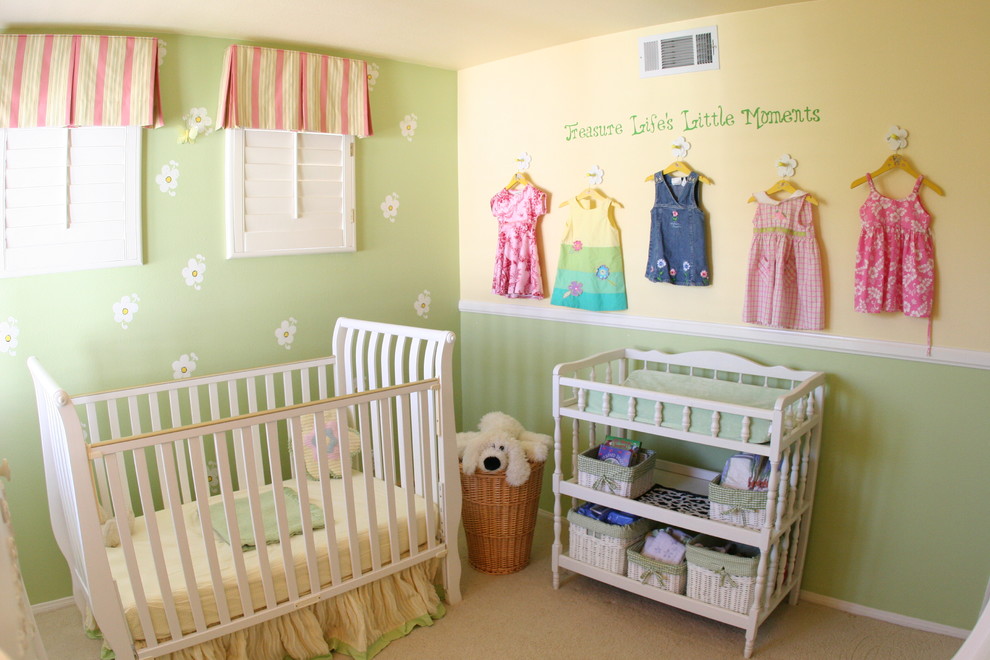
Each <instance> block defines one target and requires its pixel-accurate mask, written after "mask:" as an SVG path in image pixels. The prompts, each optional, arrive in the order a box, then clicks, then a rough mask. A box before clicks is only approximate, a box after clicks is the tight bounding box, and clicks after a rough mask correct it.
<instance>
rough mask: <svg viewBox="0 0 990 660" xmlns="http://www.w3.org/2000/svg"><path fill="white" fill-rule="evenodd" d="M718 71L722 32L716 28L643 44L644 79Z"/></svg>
mask: <svg viewBox="0 0 990 660" xmlns="http://www.w3.org/2000/svg"><path fill="white" fill-rule="evenodd" d="M717 68H718V30H717V29H716V28H715V26H714V25H713V26H711V27H706V28H698V29H696V30H685V31H683V32H670V33H668V34H658V35H654V36H652V37H642V38H641V39H640V40H639V77H640V78H651V77H653V76H669V75H671V74H674V73H690V72H693V71H710V70H712V69H717Z"/></svg>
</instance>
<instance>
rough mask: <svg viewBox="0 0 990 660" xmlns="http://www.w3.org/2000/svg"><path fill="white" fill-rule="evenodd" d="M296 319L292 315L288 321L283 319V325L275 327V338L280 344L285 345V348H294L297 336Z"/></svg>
mask: <svg viewBox="0 0 990 660" xmlns="http://www.w3.org/2000/svg"><path fill="white" fill-rule="evenodd" d="M296 322H297V321H296V320H295V319H294V318H292V317H291V316H290V317H289V319H288V320H287V321H282V325H280V326H279V327H277V328H275V339H276V340H278V345H279V346H285V350H287V351H288V350H291V349H292V341H293V340H294V339H295V338H296Z"/></svg>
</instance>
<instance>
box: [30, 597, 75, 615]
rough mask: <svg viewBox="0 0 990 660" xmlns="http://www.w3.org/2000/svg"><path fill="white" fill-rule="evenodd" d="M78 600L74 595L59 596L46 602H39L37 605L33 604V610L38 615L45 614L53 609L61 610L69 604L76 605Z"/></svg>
mask: <svg viewBox="0 0 990 660" xmlns="http://www.w3.org/2000/svg"><path fill="white" fill-rule="evenodd" d="M75 604H76V601H75V599H73V598H72V596H66V597H65V598H59V599H58V600H50V601H48V602H46V603H38V604H37V605H32V606H31V611H32V612H33V613H34V614H35V616H37V615H38V614H44V613H45V612H51V611H53V610H60V609H62V608H63V607H68V606H69V605H72V606H73V607H74V606H75Z"/></svg>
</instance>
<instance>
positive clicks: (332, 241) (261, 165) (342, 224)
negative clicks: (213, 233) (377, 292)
mask: <svg viewBox="0 0 990 660" xmlns="http://www.w3.org/2000/svg"><path fill="white" fill-rule="evenodd" d="M226 134H227V227H228V232H227V239H228V240H227V256H228V258H230V257H255V256H266V255H278V254H307V253H318V252H352V251H354V249H355V240H354V155H353V151H352V150H353V140H354V138H353V137H351V136H347V135H335V134H327V133H298V132H289V131H262V130H254V129H228V130H227V131H226Z"/></svg>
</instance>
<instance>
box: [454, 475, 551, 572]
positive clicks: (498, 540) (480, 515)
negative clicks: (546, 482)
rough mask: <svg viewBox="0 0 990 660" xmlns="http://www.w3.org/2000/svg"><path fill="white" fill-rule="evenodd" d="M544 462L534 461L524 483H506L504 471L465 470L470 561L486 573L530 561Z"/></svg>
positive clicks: (515, 567)
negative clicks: (482, 471)
mask: <svg viewBox="0 0 990 660" xmlns="http://www.w3.org/2000/svg"><path fill="white" fill-rule="evenodd" d="M543 465H544V464H543V463H532V462H531V463H530V464H529V466H530V475H529V479H528V480H527V481H526V483H524V484H522V485H521V486H510V485H509V484H507V483H505V473H504V472H499V473H495V474H489V473H481V472H475V473H474V474H464V472H463V470H462V471H461V492H462V493H463V494H464V500H463V508H462V513H461V518H462V520H463V522H464V535H465V537H466V539H467V548H468V561H469V562H470V563H471V565H472V566H474V567H475V568H476V569H478V570H479V571H481V572H482V573H492V574H495V575H504V574H506V573H515V572H516V571H521V570H522V569H524V568H525V567H526V566H527V565H528V564H529V556H530V553H531V551H532V549H533V529H534V528H535V527H536V511H537V508H538V506H539V503H540V488H541V486H542V485H543Z"/></svg>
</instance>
